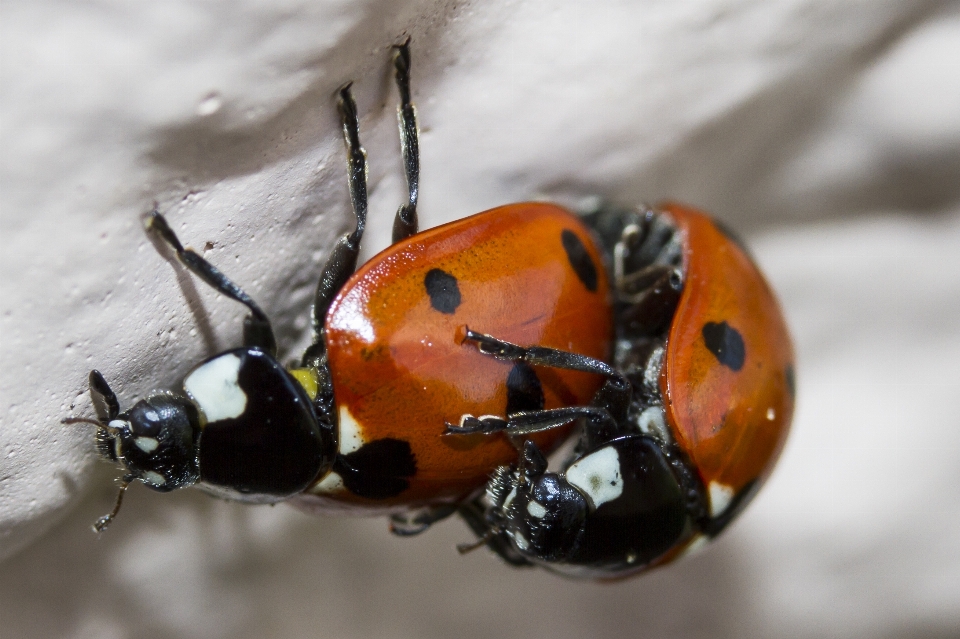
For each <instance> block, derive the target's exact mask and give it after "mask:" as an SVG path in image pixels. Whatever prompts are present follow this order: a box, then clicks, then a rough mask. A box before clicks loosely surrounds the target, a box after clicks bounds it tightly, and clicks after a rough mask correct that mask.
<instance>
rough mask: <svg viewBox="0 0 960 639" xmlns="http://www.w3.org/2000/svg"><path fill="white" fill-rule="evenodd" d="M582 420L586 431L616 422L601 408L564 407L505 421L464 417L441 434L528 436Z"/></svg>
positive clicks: (614, 425)
mask: <svg viewBox="0 0 960 639" xmlns="http://www.w3.org/2000/svg"><path fill="white" fill-rule="evenodd" d="M575 419H586V420H587V422H588V424H589V426H590V428H589V430H595V429H603V430H608V429H616V426H617V422H616V420H615V419H614V418H613V417H612V416H611V415H610V413H609V412H608V411H607V410H606V409H604V408H599V407H596V406H568V407H565V408H548V409H546V410H532V411H524V412H521V413H514V414H513V415H510V416H509V417H508V418H507V419H503V418H502V417H497V416H495V415H482V416H480V417H474V416H473V415H464V416H463V417H461V418H460V424H459V425H456V426H455V425H453V424H449V423H448V424H447V425H446V426H447V428H446V430H445V431H444V433H443V434H444V435H476V434H483V435H490V434H492V433H500V432H505V433H507V434H508V435H532V434H534V433H540V432H543V431H545V430H550V429H552V428H559V427H560V426H564V425H566V424H569V423H570V422H572V421H574V420H575Z"/></svg>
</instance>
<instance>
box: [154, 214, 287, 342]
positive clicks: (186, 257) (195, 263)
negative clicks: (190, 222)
mask: <svg viewBox="0 0 960 639" xmlns="http://www.w3.org/2000/svg"><path fill="white" fill-rule="evenodd" d="M146 227H147V230H148V231H152V232H154V233H156V234H157V235H158V236H160V238H161V239H162V240H163V241H164V242H166V243H167V244H168V245H169V246H170V248H172V249H173V250H174V251H176V253H177V258H179V260H180V263H181V264H183V265H184V266H186V267H187V269H188V270H189V271H190V272H191V273H193V274H194V275H196V276H197V277H199V278H200V279H201V280H203V281H204V282H206V283H207V284H208V285H209V286H211V287H213V288H214V289H216V290H217V292H219V293H220V294H222V295H226V296H227V297H229V298H230V299H232V300H236V301H237V302H240V303H241V304H243V305H244V306H246V307H247V308H248V309H249V310H250V315H248V316H247V317H246V319H245V320H244V322H243V341H244V344H246V345H247V346H256V347H259V348H261V349H263V350H264V351H266V352H267V353H270V354H276V352H277V340H276V339H275V338H274V336H273V328H271V326H270V320H269V319H268V318H267V315H266V314H265V313H264V312H263V311H262V310H260V307H259V306H257V303H256V302H254V301H253V300H252V299H251V298H250V296H249V295H247V294H246V293H244V292H243V290H242V289H241V288H240V287H239V286H237V285H236V284H234V283H233V282H231V281H230V279H229V278H227V276H226V275H224V274H223V273H221V272H220V271H219V270H217V268H216V267H214V266H213V264H211V263H210V262H208V261H207V260H205V259H203V258H202V257H200V255H198V254H197V253H195V252H194V251H193V249H185V248H183V245H182V244H181V243H180V240H179V239H178V238H177V236H176V234H175V233H174V232H173V229H171V228H170V225H169V224H167V220H166V219H165V218H164V217H163V216H162V215H160V212H159V211H154V212H153V213H151V214H150V216H149V217H148V218H147V221H146Z"/></svg>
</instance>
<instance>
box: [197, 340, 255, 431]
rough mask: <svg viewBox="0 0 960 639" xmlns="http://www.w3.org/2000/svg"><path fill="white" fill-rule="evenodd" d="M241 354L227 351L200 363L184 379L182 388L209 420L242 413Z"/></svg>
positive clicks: (243, 403) (244, 402) (243, 401)
mask: <svg viewBox="0 0 960 639" xmlns="http://www.w3.org/2000/svg"><path fill="white" fill-rule="evenodd" d="M239 374H240V357H239V356H237V355H236V354H234V353H227V354H226V355H221V356H220V357H217V358H215V359H212V360H210V361H209V362H207V363H205V364H201V365H200V366H198V367H197V368H195V369H194V370H193V372H192V373H190V374H189V375H187V378H186V379H184V380H183V388H184V390H185V391H187V394H188V395H190V397H191V398H192V399H193V401H195V402H196V403H197V406H199V407H200V410H201V411H203V415H204V417H206V418H207V421H208V422H217V421H220V420H221V419H232V418H235V417H239V416H240V415H243V411H245V410H246V408H247V394H246V393H244V392H243V389H242V388H240V384H239V382H238V380H237V376H238V375H239Z"/></svg>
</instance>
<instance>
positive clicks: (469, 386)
mask: <svg viewBox="0 0 960 639" xmlns="http://www.w3.org/2000/svg"><path fill="white" fill-rule="evenodd" d="M395 49H396V52H395V56H394V66H395V78H396V84H397V87H398V91H399V94H400V107H399V109H398V117H399V124H400V139H401V149H402V154H403V159H404V167H405V172H406V181H407V186H408V201H407V202H406V203H405V204H404V205H403V206H401V207H400V208H399V210H398V211H397V214H396V217H395V220H394V226H393V245H392V246H390V247H389V248H388V249H386V250H385V251H383V252H382V253H380V254H379V255H377V256H375V257H374V258H372V259H371V260H370V261H369V262H367V263H366V264H364V265H363V266H362V267H361V268H360V269H359V270H357V269H356V264H357V255H358V253H359V250H360V241H361V238H362V235H363V231H364V226H365V223H366V216H367V184H366V160H365V153H364V150H363V148H362V147H361V144H360V137H359V122H358V116H357V108H356V104H355V102H354V99H353V97H352V95H351V90H350V85H349V84H348V85H346V86H344V87H343V88H341V89H340V90H339V100H338V106H339V111H340V115H341V119H342V123H343V131H344V140H345V144H346V149H347V158H348V171H349V189H350V195H351V201H352V206H353V211H354V213H355V217H356V228H355V229H354V230H353V231H352V232H350V233H348V234H345V235H344V236H343V237H341V238H340V239H339V241H338V242H337V244H336V245H335V247H334V249H333V251H332V253H331V255H330V257H329V259H328V261H327V263H326V265H325V266H324V268H323V271H322V274H321V276H320V281H319V284H318V287H317V291H316V296H315V299H314V303H313V318H312V319H313V332H314V340H313V343H312V345H311V346H310V347H308V348H307V350H306V352H305V353H304V355H303V357H302V358H301V360H300V362H299V363H298V364H297V365H296V366H294V367H292V368H289V369H288V368H285V367H284V366H282V365H281V364H280V363H279V362H278V361H277V344H276V340H275V338H274V333H273V329H272V327H271V324H270V320H269V319H268V317H267V316H266V314H265V313H264V312H263V311H262V310H261V308H260V307H259V306H258V305H257V304H256V302H254V300H253V299H251V298H250V296H249V295H247V294H246V293H245V292H244V291H243V290H242V289H241V288H240V287H238V286H237V285H236V284H234V283H233V282H232V281H231V280H230V279H228V277H227V276H226V275H224V274H223V273H222V272H221V271H219V270H218V269H217V268H216V267H215V266H213V265H212V264H211V263H209V262H208V261H207V260H206V259H204V258H203V257H201V256H200V255H199V254H197V253H196V252H194V251H193V250H191V249H189V248H184V246H183V244H182V243H181V242H180V239H179V238H178V237H177V236H176V234H175V233H174V232H173V230H172V229H171V228H170V225H169V224H168V223H167V221H166V219H165V218H164V216H163V215H161V214H160V213H159V212H157V211H154V212H153V213H152V214H151V215H149V216H148V217H147V219H146V224H145V225H146V228H147V230H148V232H150V233H154V234H155V235H156V236H157V237H158V238H159V239H161V240H162V242H163V243H165V244H166V245H167V246H169V247H170V249H172V251H173V252H175V254H176V255H177V257H178V258H179V261H180V262H181V263H182V264H183V266H185V267H186V268H187V269H188V270H189V271H190V272H192V273H193V274H194V275H195V276H197V277H198V278H200V279H201V280H203V281H204V282H205V283H206V284H208V285H209V286H211V287H213V288H214V289H215V290H216V291H218V292H219V293H220V294H222V295H225V296H226V297H228V298H231V299H233V300H235V301H237V302H239V303H241V304H243V305H244V306H246V308H247V310H248V311H249V315H248V316H247V317H246V319H245V321H244V331H243V346H242V347H240V348H236V349H233V350H229V351H227V352H224V353H220V354H218V355H215V356H213V357H211V358H209V359H207V360H206V361H203V362H201V363H200V364H199V365H197V366H196V367H195V368H194V369H193V370H192V371H191V372H189V373H188V374H187V375H186V377H185V378H184V380H183V384H182V391H176V392H171V391H160V392H156V393H152V394H150V395H148V396H147V397H145V398H143V399H141V400H140V401H138V402H137V403H135V404H134V405H133V406H132V407H131V408H130V409H128V410H126V411H123V412H121V410H120V405H119V401H118V399H117V396H116V394H115V393H114V392H113V391H112V390H111V388H110V386H109V385H108V383H107V381H106V379H105V378H104V376H103V375H102V374H101V373H100V372H98V371H96V370H94V371H92V372H91V373H90V376H89V386H90V392H91V396H92V398H93V403H94V407H95V410H96V412H97V417H98V419H96V420H92V419H86V418H69V419H67V420H64V421H66V422H69V423H76V422H82V423H91V424H94V425H95V426H96V427H97V431H96V443H97V448H98V451H99V452H100V454H101V455H102V456H103V457H105V458H106V459H108V460H110V461H114V462H117V463H119V464H120V465H121V466H122V467H123V468H124V470H125V474H124V476H123V479H122V481H121V485H120V490H119V492H118V495H117V499H116V503H115V506H114V508H113V510H112V512H111V513H110V514H108V515H106V516H105V517H102V518H101V519H100V520H98V521H97V523H96V524H95V525H94V528H95V529H96V530H97V531H101V530H103V529H104V528H105V527H106V526H107V525H109V523H110V522H111V521H112V520H113V518H114V517H115V516H116V514H117V512H118V510H119V508H120V505H121V503H122V498H123V495H124V492H125V490H126V488H127V487H128V486H129V484H130V483H132V482H134V481H139V482H141V483H143V484H144V485H146V486H147V487H148V488H150V489H153V490H156V491H159V492H169V491H172V490H175V489H178V488H183V487H186V486H192V485H196V486H198V487H200V488H201V489H204V490H206V491H208V492H210V493H213V494H215V495H217V496H220V497H224V498H227V499H233V500H240V501H245V502H253V503H273V502H277V501H282V500H288V499H291V498H295V500H294V501H295V503H296V505H299V506H300V507H302V508H305V509H308V510H314V511H321V512H331V511H333V512H342V511H354V512H358V513H361V514H391V515H393V517H394V526H393V529H394V531H395V532H397V533H398V534H412V533H415V532H419V531H421V530H423V529H425V528H426V527H427V526H429V524H430V523H432V522H433V521H436V520H438V519H441V518H443V517H446V516H448V515H449V514H451V513H453V512H454V511H455V510H456V509H457V508H458V506H459V505H460V504H461V503H463V502H464V501H467V500H469V499H472V498H475V497H476V495H477V494H478V493H482V492H483V489H484V486H485V484H486V482H487V481H488V480H489V477H490V475H491V474H492V473H493V472H494V471H495V470H496V469H497V468H499V467H501V466H507V465H509V464H511V463H513V462H514V461H515V460H516V459H517V447H516V442H515V441H514V439H513V438H512V437H510V436H509V435H508V434H506V433H503V434H499V435H493V436H490V435H486V434H481V435H470V434H465V435H462V436H445V435H444V432H445V424H446V423H447V422H450V421H457V420H459V419H460V418H461V417H462V416H463V415H464V414H474V415H500V416H504V417H506V416H508V415H513V414H519V413H524V412H531V411H532V412H536V411H540V410H549V409H554V408H559V407H562V406H569V405H580V404H586V403H589V402H590V401H591V399H592V397H593V395H594V394H595V392H596V391H597V389H598V388H599V387H600V386H601V384H602V383H603V378H602V377H600V376H598V375H595V374H591V373H589V372H582V371H575V370H568V369H549V370H542V371H535V370H534V369H533V367H531V366H530V365H528V364H527V363H525V362H519V361H518V362H504V361H498V360H494V359H491V358H489V357H486V356H485V355H483V354H482V353H480V352H478V351H477V350H476V349H473V348H471V347H465V346H464V345H463V341H464V339H465V338H466V334H465V333H464V327H465V326H467V325H482V326H484V327H486V328H487V329H488V330H491V331H495V332H496V333H497V334H498V335H500V336H502V337H504V338H506V339H511V340H514V341H517V342H522V343H536V344H544V345H548V346H551V347H554V348H562V349H566V350H569V351H574V352H578V353H583V354H584V355H587V356H589V357H592V358H596V359H598V360H602V359H607V358H609V356H610V353H611V351H612V339H613V307H612V296H611V293H610V283H609V281H608V279H607V272H606V270H605V269H604V266H603V255H602V253H601V250H600V248H599V247H598V246H597V244H596V242H595V240H594V235H593V233H592V231H591V230H590V228H589V227H588V226H587V224H586V223H585V222H584V221H583V220H582V219H580V218H579V217H577V216H575V215H573V214H571V213H570V212H568V211H566V210H564V209H562V208H560V207H557V206H553V205H549V204H541V203H528V204H515V205H511V206H506V207H501V208H498V209H494V210H491V211H487V212H485V213H480V214H478V215H474V216H472V217H468V218H466V219H463V220H460V221H457V222H453V223H451V224H447V225H444V226H441V227H438V228H435V229H431V230H428V231H426V232H423V233H417V230H418V229H417V226H418V224H417V211H416V207H417V197H418V191H419V150H418V138H417V124H416V114H415V110H414V106H413V104H412V102H411V99H410V84H409V82H410V54H409V47H408V43H404V44H403V45H400V46H398V47H395ZM570 429H571V426H569V425H560V427H558V428H554V429H550V430H549V431H544V432H541V433H538V434H536V435H532V436H531V441H534V442H536V445H537V446H538V448H540V449H542V450H547V451H549V450H552V449H553V448H555V447H556V446H558V445H559V444H560V443H562V442H563V441H564V439H565V438H567V437H568V435H569V432H570Z"/></svg>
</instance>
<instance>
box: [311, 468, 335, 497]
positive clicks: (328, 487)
mask: <svg viewBox="0 0 960 639" xmlns="http://www.w3.org/2000/svg"><path fill="white" fill-rule="evenodd" d="M341 490H343V478H342V477H340V475H338V474H337V473H334V472H330V473H327V476H326V477H324V478H323V479H322V480H320V482H319V483H317V485H316V486H314V487H313V488H311V489H310V492H312V493H336V492H340V491H341Z"/></svg>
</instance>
